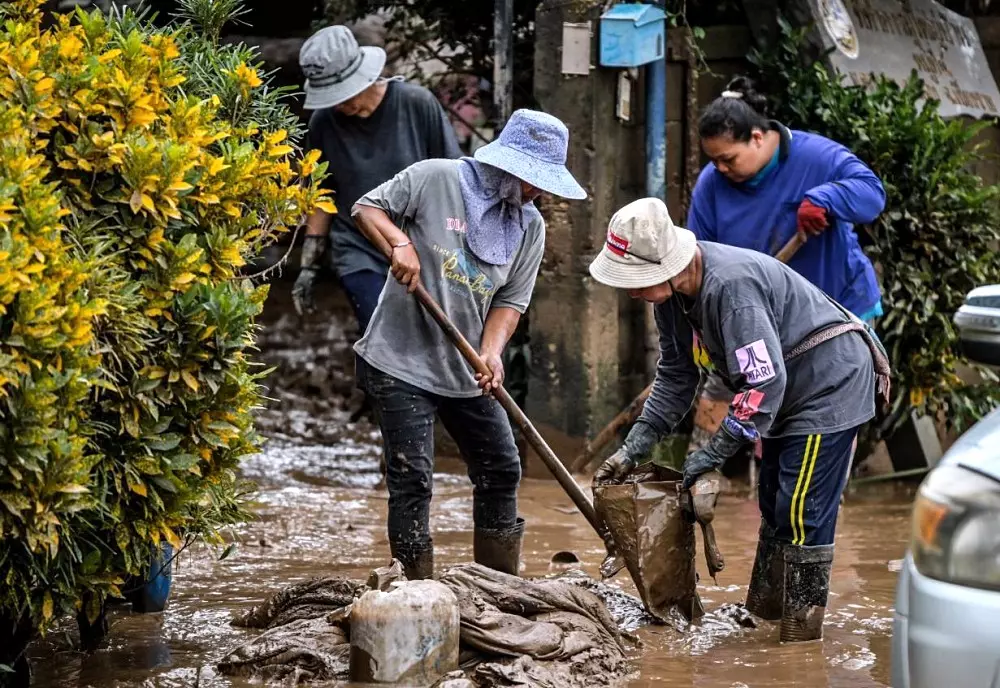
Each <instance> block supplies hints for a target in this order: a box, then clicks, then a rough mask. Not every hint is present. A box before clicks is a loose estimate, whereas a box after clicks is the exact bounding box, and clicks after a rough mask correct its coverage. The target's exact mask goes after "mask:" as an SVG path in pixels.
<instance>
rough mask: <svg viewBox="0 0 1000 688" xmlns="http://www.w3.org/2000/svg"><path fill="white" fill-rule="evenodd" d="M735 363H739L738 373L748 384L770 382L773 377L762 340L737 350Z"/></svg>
mask: <svg viewBox="0 0 1000 688" xmlns="http://www.w3.org/2000/svg"><path fill="white" fill-rule="evenodd" d="M736 361H737V363H739V366H740V372H741V373H743V374H744V375H745V376H746V378H747V382H749V383H750V384H756V383H758V382H764V381H765V380H770V379H771V378H772V377H774V375H775V372H774V365H773V364H772V363H771V357H770V356H768V354H767V346H765V345H764V340H763V339H758V340H757V341H756V342H753V343H751V344H747V345H746V346H744V347H743V348H742V349H737V350H736Z"/></svg>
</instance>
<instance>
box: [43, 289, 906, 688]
mask: <svg viewBox="0 0 1000 688" xmlns="http://www.w3.org/2000/svg"><path fill="white" fill-rule="evenodd" d="M277 288H278V289H287V285H283V284H282V283H279V284H278V287H277ZM280 297H281V294H280V292H277V291H276V294H275V296H273V297H272V300H275V301H276V302H277V304H278V305H277V306H274V305H273V304H272V302H271V301H269V304H268V308H269V310H268V313H267V314H266V316H267V317H265V323H266V325H267V326H266V328H265V330H264V332H263V334H262V338H261V349H262V352H263V354H264V356H265V357H266V358H267V359H268V360H269V361H270V362H271V363H273V364H276V365H278V366H279V370H278V372H277V373H276V377H275V381H274V382H272V385H273V387H272V388H271V390H270V393H269V395H270V396H271V397H272V398H274V399H275V400H276V401H275V402H274V403H272V404H271V405H270V407H269V408H268V409H267V410H265V411H263V412H262V414H261V420H260V424H261V427H262V428H263V429H264V431H265V432H266V433H267V434H268V435H269V436H270V437H271V438H272V440H271V442H270V443H269V444H268V447H267V448H266V450H265V451H264V452H263V453H262V454H260V455H258V456H254V457H251V458H249V459H248V460H247V461H246V463H245V465H244V469H243V472H244V475H245V476H246V477H247V478H249V479H251V480H254V481H256V482H257V484H258V486H259V492H258V493H257V494H256V495H255V498H254V502H253V505H252V510H253V513H254V514H255V519H254V520H253V521H251V522H249V523H246V524H244V525H242V526H241V527H239V528H236V529H234V531H233V532H232V533H230V534H229V537H230V538H231V539H232V540H233V541H235V542H237V543H239V545H238V547H237V550H236V552H235V553H234V554H233V555H232V556H230V557H229V558H227V559H226V560H224V561H218V559H217V557H218V554H219V552H217V551H213V550H210V549H208V548H204V547H196V548H192V549H189V550H187V551H185V552H184V553H183V554H182V555H181V556H180V557H179V558H178V562H177V564H176V568H175V570H174V583H173V592H172V595H171V599H170V602H169V605H168V607H167V610H166V611H165V612H164V613H162V614H152V615H135V614H131V613H130V612H128V611H127V608H121V609H115V610H113V611H112V613H111V615H110V621H111V632H110V635H109V637H108V639H107V641H106V643H105V644H104V646H103V647H102V648H101V649H99V650H98V651H97V652H95V653H93V654H91V655H86V656H85V655H83V654H81V653H79V652H77V651H76V650H75V649H73V648H74V645H75V639H74V634H75V630H74V624H72V623H69V622H66V623H63V624H61V625H59V626H57V628H56V629H55V630H54V631H52V632H51V633H50V634H49V636H48V637H47V638H46V639H44V640H42V641H39V642H37V643H36V644H35V645H34V646H33V647H32V649H31V656H32V659H33V665H34V669H35V680H34V685H37V686H53V687H57V688H62V687H66V688H68V687H70V686H73V687H77V686H80V687H82V686H93V687H94V688H111V687H118V686H122V687H125V686H128V687H146V686H164V687H167V686H178V687H180V686H220V687H221V686H243V685H247V684H246V683H245V682H243V681H242V680H233V679H229V678H226V677H222V676H219V675H218V674H217V673H216V672H215V671H214V669H213V666H214V663H215V662H216V661H217V660H218V659H219V658H220V657H221V656H222V655H223V654H225V653H226V652H227V651H228V650H229V649H231V648H233V647H234V646H236V645H238V644H240V643H241V642H243V641H245V640H246V639H247V638H249V637H251V635H252V633H253V632H252V631H248V630H246V629H239V628H234V627H232V626H230V623H229V622H230V620H231V619H232V618H233V616H234V615H235V614H237V613H239V612H241V611H243V610H245V609H247V608H248V607H250V606H252V605H254V604H256V603H259V602H260V601H262V600H263V599H264V598H265V597H266V596H267V595H268V594H269V593H271V592H273V591H275V590H278V589H280V588H281V587H283V586H285V585H288V584H291V583H295V582H300V581H303V580H307V579H309V578H311V577H315V576H329V575H345V576H349V577H352V578H366V577H367V574H368V572H369V571H370V570H371V569H372V568H375V567H377V566H383V565H385V564H386V563H387V562H388V559H389V546H388V542H387V540H386V534H385V514H386V504H387V493H386V491H385V489H384V487H382V486H380V485H379V477H380V476H379V470H378V456H379V446H378V432H377V430H376V429H375V428H373V427H372V426H371V425H369V424H368V423H367V422H366V421H364V420H361V421H358V422H354V423H352V422H350V415H351V411H352V410H353V406H352V405H353V404H355V403H356V401H357V398H356V397H352V396H351V388H350V381H349V373H350V364H349V359H350V357H349V347H348V342H349V340H350V339H351V338H352V337H353V333H352V332H350V331H345V329H344V327H343V326H342V323H343V322H345V321H346V317H345V314H344V312H343V308H342V304H341V303H340V302H339V300H336V299H334V298H333V297H332V296H329V295H327V298H325V299H324V304H325V306H326V308H327V309H328V310H327V311H326V315H325V316H318V317H315V318H312V319H310V320H309V321H308V322H307V323H306V324H304V325H303V324H302V323H299V322H298V320H297V318H293V317H292V316H289V315H287V312H288V311H287V310H286V306H287V304H286V303H285V302H284V300H283V299H281V298H280ZM321 305H322V304H321ZM331 312H333V315H330V313H331ZM580 480H581V481H583V480H585V479H584V478H582V477H581V478H580ZM434 493H435V494H434V504H433V509H432V529H433V533H434V539H435V547H436V557H437V566H438V570H439V571H440V570H443V568H445V567H447V566H448V565H450V564H455V563H460V562H467V561H471V560H472V492H471V487H470V485H469V482H468V479H467V478H466V477H465V475H464V470H463V467H462V465H461V462H460V461H458V460H455V459H449V458H445V459H442V460H440V461H439V462H438V466H437V472H436V473H435V479H434ZM911 499H912V488H910V487H908V486H904V485H891V486H884V485H883V486H880V487H879V488H877V489H876V488H871V489H864V490H858V491H855V492H852V493H851V494H849V495H848V498H847V499H846V502H845V504H844V506H843V509H842V510H841V515H840V525H839V527H838V532H837V543H836V544H837V550H836V560H835V564H834V572H833V581H832V584H831V594H830V602H829V607H828V609H827V617H826V625H825V629H824V630H825V638H824V640H823V642H822V643H809V644H799V645H785V646H782V645H780V644H779V643H778V629H777V626H776V625H774V624H767V623H765V624H764V625H763V626H762V627H760V628H757V629H744V628H740V627H739V626H738V625H737V624H735V623H733V622H732V621H730V620H728V619H727V617H725V615H722V614H719V613H717V610H719V608H720V607H722V605H724V604H727V603H735V602H740V601H742V600H743V598H744V596H745V594H746V586H747V581H748V578H749V575H750V568H751V565H752V562H753V555H754V550H755V543H756V537H757V526H758V523H759V515H758V511H757V506H756V502H755V501H754V500H752V499H749V498H748V496H747V492H746V490H742V491H741V490H739V489H736V490H734V491H733V492H731V493H728V494H726V495H724V496H723V497H722V498H721V499H720V503H719V508H718V510H717V512H716V517H715V528H716V533H717V537H718V541H719V547H720V548H721V550H722V553H723V555H724V556H725V560H726V568H725V570H724V571H723V572H722V573H720V574H719V576H718V584H716V583H715V582H713V581H712V580H711V578H709V577H708V575H707V572H706V566H705V562H704V559H703V556H702V555H701V549H700V544H699V556H698V570H699V573H700V575H701V582H700V583H699V586H698V592H699V594H700V595H701V597H702V601H703V603H704V605H705V608H706V610H707V611H708V614H707V615H706V617H704V618H703V619H702V620H701V621H700V622H699V623H697V624H695V625H693V626H690V627H686V628H677V627H673V626H646V627H642V628H640V629H638V630H637V631H636V633H637V635H638V636H639V638H640V640H641V645H640V646H639V647H637V648H635V649H634V650H633V652H632V658H633V661H634V667H635V671H634V673H633V674H632V675H631V677H630V679H629V680H628V682H627V685H629V686H636V687H639V686H671V687H673V686H676V687H682V686H683V687H687V686H703V687H713V686H719V687H722V686H727V687H741V686H742V687H750V686H829V687H831V688H832V687H834V686H852V687H859V688H863V687H865V686H888V685H889V681H890V678H889V677H890V666H889V662H890V640H891V634H892V605H893V592H894V588H895V583H896V574H895V573H894V572H893V565H892V562H894V561H896V560H898V559H900V558H901V557H902V556H903V552H904V548H905V546H906V541H907V537H908V533H909V510H910V501H911ZM520 510H521V513H522V515H523V516H524V517H525V518H526V519H527V522H528V528H527V532H526V534H525V542H524V550H523V561H524V567H523V570H522V574H523V575H525V576H543V575H546V574H549V573H551V572H553V567H552V565H551V564H550V559H551V557H552V555H553V554H555V553H556V552H559V551H563V550H570V551H572V552H574V553H575V554H576V555H577V556H578V557H579V558H580V560H581V562H582V568H583V569H584V570H585V571H586V572H587V573H589V574H590V575H592V576H594V577H597V576H599V573H598V566H599V565H600V562H601V561H602V559H603V557H604V554H605V552H604V548H603V545H602V543H601V541H600V539H599V538H598V537H597V536H596V535H595V534H594V533H593V532H592V531H591V530H590V528H589V526H588V525H587V523H586V521H585V520H584V519H583V517H582V516H581V515H580V514H579V513H578V512H577V511H576V510H575V508H574V507H573V505H572V502H571V501H570V499H569V498H568V497H567V496H565V494H563V493H562V491H561V490H560V488H559V486H558V485H557V484H556V483H555V482H554V481H552V480H547V479H543V478H541V477H534V478H527V479H525V481H524V483H523V484H522V487H521V490H520ZM613 584H614V585H618V586H621V587H622V589H624V590H626V591H629V592H633V593H634V587H633V586H632V583H631V581H630V580H629V578H628V574H627V573H626V572H622V573H620V574H619V575H618V577H616V578H615V579H613Z"/></svg>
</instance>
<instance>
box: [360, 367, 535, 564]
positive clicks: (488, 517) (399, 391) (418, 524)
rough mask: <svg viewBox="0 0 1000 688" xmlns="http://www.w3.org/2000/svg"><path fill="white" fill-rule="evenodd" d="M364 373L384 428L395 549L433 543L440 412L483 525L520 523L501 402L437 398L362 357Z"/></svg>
mask: <svg viewBox="0 0 1000 688" xmlns="http://www.w3.org/2000/svg"><path fill="white" fill-rule="evenodd" d="M357 374H358V384H359V386H361V388H362V389H363V390H364V391H365V393H366V394H367V395H368V398H369V400H370V401H371V405H372V409H373V410H374V412H375V415H376V418H377V419H378V424H379V427H380V428H381V430H382V443H383V445H384V448H385V462H386V485H387V487H388V488H389V541H390V542H391V543H392V544H393V546H394V547H396V548H398V549H407V550H412V551H420V550H425V549H429V548H430V547H431V544H432V541H431V534H430V506H431V487H432V483H433V473H434V416H435V415H437V416H438V417H439V418H440V419H441V423H442V424H443V425H444V427H445V429H446V430H447V431H448V434H449V435H451V436H452V438H453V439H454V440H455V443H456V444H457V445H458V449H459V451H460V452H461V454H462V458H463V459H464V460H465V463H466V466H468V470H469V478H470V479H471V480H472V485H473V500H472V518H473V521H474V522H475V524H476V527H477V528H487V529H491V530H504V529H507V528H511V527H513V526H514V525H515V523H516V521H517V486H518V484H519V483H520V481H521V464H520V460H519V459H518V455H517V447H516V446H515V445H514V435H513V433H512V432H511V429H510V423H509V422H508V420H507V415H506V414H505V413H504V410H503V408H502V407H501V406H500V404H499V403H497V401H496V400H494V399H490V398H486V397H473V398H471V399H455V398H450V397H442V396H438V395H436V394H431V393H430V392H426V391H424V390H422V389H419V388H417V387H414V386H413V385H410V384H407V383H405V382H403V381H402V380H398V379H396V378H394V377H392V376H391V375H387V374H386V373H383V372H382V371H380V370H377V369H375V368H373V367H371V366H369V365H368V364H366V363H365V362H364V361H362V360H361V359H358V370H357Z"/></svg>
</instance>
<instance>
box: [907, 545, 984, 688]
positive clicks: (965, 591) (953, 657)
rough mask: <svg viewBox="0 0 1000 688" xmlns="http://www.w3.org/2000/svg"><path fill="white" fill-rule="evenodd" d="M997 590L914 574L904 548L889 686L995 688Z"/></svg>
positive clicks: (911, 560)
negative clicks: (965, 585)
mask: <svg viewBox="0 0 1000 688" xmlns="http://www.w3.org/2000/svg"><path fill="white" fill-rule="evenodd" d="M997 619H1000V592H992V591H989V590H978V589H976V588H968V587H964V586H961V585H953V584H951V583H942V582H941V581H937V580H934V579H931V578H927V577H926V576H924V575H922V574H920V573H919V572H918V571H917V570H916V567H914V565H913V559H912V558H911V557H910V555H909V553H907V555H906V560H905V561H904V564H903V569H902V571H901V572H900V576H899V583H898V585H897V588H896V611H895V618H894V623H893V635H892V686H893V688H942V687H947V686H951V687H954V688H958V687H959V686H961V687H962V688H1000V623H997Z"/></svg>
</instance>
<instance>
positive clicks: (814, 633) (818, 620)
mask: <svg viewBox="0 0 1000 688" xmlns="http://www.w3.org/2000/svg"><path fill="white" fill-rule="evenodd" d="M832 568H833V545H818V546H815V547H803V546H801V545H788V547H787V548H786V549H785V604H784V609H783V611H782V614H781V642H783V643H798V642H803V641H807V640H821V639H822V638H823V617H824V616H826V598H827V594H828V593H829V592H830V570H831V569H832Z"/></svg>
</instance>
